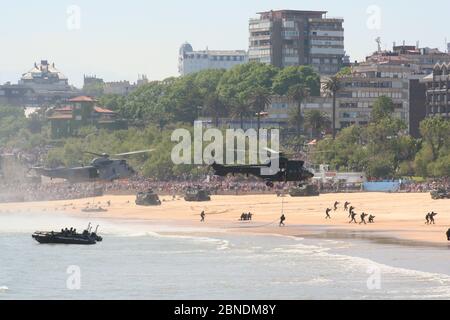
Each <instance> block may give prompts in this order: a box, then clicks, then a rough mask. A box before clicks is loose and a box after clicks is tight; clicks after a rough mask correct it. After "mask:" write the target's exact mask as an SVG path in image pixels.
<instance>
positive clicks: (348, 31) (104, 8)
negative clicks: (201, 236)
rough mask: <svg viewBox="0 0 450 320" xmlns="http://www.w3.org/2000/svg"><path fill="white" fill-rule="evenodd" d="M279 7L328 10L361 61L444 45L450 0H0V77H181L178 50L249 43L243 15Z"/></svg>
mask: <svg viewBox="0 0 450 320" xmlns="http://www.w3.org/2000/svg"><path fill="white" fill-rule="evenodd" d="M272 9H273V10H276V9H292V10H324V11H328V17H343V18H344V19H345V23H344V28H345V49H346V51H347V54H348V55H350V58H351V60H361V59H364V58H365V56H367V55H369V54H371V53H372V52H373V51H375V50H376V49H377V44H376V42H375V39H376V38H377V37H381V41H382V47H383V49H388V48H391V47H392V44H393V42H396V43H397V44H401V43H402V42H403V41H406V43H407V44H413V45H415V44H416V43H417V41H420V46H421V47H426V46H427V47H433V48H436V47H438V48H440V49H441V50H446V46H445V42H446V40H445V39H446V38H448V39H449V40H448V41H449V42H450V20H448V12H449V11H450V2H449V1H448V0H434V1H433V2H427V1H423V0H409V1H408V0H395V1H394V0H389V1H388V0H370V1H367V0H340V1H336V0H315V1H294V0H227V1H223V0H222V1H217V0H191V1H186V0H164V1H160V0H159V1H154V0H128V1H116V0H94V1H92V0H91V1H88V0H71V1H67V0H40V1H31V0H15V1H10V0H0V83H4V82H6V81H11V82H12V83H16V82H17V81H18V80H19V78H20V76H21V75H22V74H23V73H25V72H27V71H28V70H29V69H31V68H32V67H33V64H34V62H39V61H40V60H48V61H49V62H54V63H55V64H56V67H57V68H58V69H60V71H62V72H63V73H64V74H65V75H66V76H68V78H69V82H70V83H71V84H74V85H76V86H78V87H81V86H82V83H83V75H84V74H88V75H96V76H98V77H101V78H103V79H104V80H105V81H118V80H129V81H131V82H134V81H136V79H137V77H138V74H146V75H147V77H148V78H149V79H150V80H161V79H164V78H166V77H170V76H176V75H177V64H178V50H179V47H180V46H181V44H182V43H184V42H186V41H188V42H189V43H191V44H192V46H193V47H194V50H197V49H198V50H203V49H205V48H206V47H208V48H209V49H215V50H222V49H223V50H229V49H245V50H247V49H248V37H249V33H248V19H249V18H253V17H256V16H257V15H256V13H257V12H260V11H267V10H272Z"/></svg>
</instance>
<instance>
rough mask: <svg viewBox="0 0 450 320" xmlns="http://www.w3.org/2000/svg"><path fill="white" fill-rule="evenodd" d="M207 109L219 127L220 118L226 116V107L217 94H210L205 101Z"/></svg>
mask: <svg viewBox="0 0 450 320" xmlns="http://www.w3.org/2000/svg"><path fill="white" fill-rule="evenodd" d="M205 107H206V109H207V111H208V112H209V113H210V114H211V115H212V116H213V118H214V125H215V126H216V128H217V127H218V126H219V117H220V116H222V115H224V114H225V107H224V104H223V103H222V101H221V100H220V97H219V95H218V94H217V93H216V92H213V93H211V94H209V95H208V96H207V97H206V99H205Z"/></svg>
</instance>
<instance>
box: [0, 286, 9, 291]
mask: <svg viewBox="0 0 450 320" xmlns="http://www.w3.org/2000/svg"><path fill="white" fill-rule="evenodd" d="M8 290H9V288H8V287H7V286H0V292H5V291H8Z"/></svg>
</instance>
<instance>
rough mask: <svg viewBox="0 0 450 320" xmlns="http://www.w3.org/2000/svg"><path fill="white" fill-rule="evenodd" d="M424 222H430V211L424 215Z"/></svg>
mask: <svg viewBox="0 0 450 320" xmlns="http://www.w3.org/2000/svg"><path fill="white" fill-rule="evenodd" d="M425 220H426V221H425V224H430V213H429V212H428V213H427V215H426V216H425Z"/></svg>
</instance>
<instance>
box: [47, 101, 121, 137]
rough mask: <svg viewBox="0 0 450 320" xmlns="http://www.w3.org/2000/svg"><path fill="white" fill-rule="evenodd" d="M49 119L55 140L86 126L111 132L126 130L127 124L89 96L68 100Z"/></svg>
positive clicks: (53, 111) (54, 110)
mask: <svg viewBox="0 0 450 320" xmlns="http://www.w3.org/2000/svg"><path fill="white" fill-rule="evenodd" d="M47 119H48V120H49V121H50V122H51V129H52V136H53V137H54V138H62V137H68V136H71V135H74V134H76V132H77V130H78V129H79V128H81V127H84V126H96V127H97V128H99V129H111V130H117V129H124V128H126V122H125V121H123V120H120V119H119V117H118V114H117V112H115V111H112V110H109V109H106V108H104V107H102V106H99V105H98V102H97V100H95V99H93V98H91V97H87V96H80V97H75V98H72V99H70V100H68V101H67V105H66V106H62V107H58V108H55V109H53V110H52V112H51V114H50V115H49V116H48V117H47Z"/></svg>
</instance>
